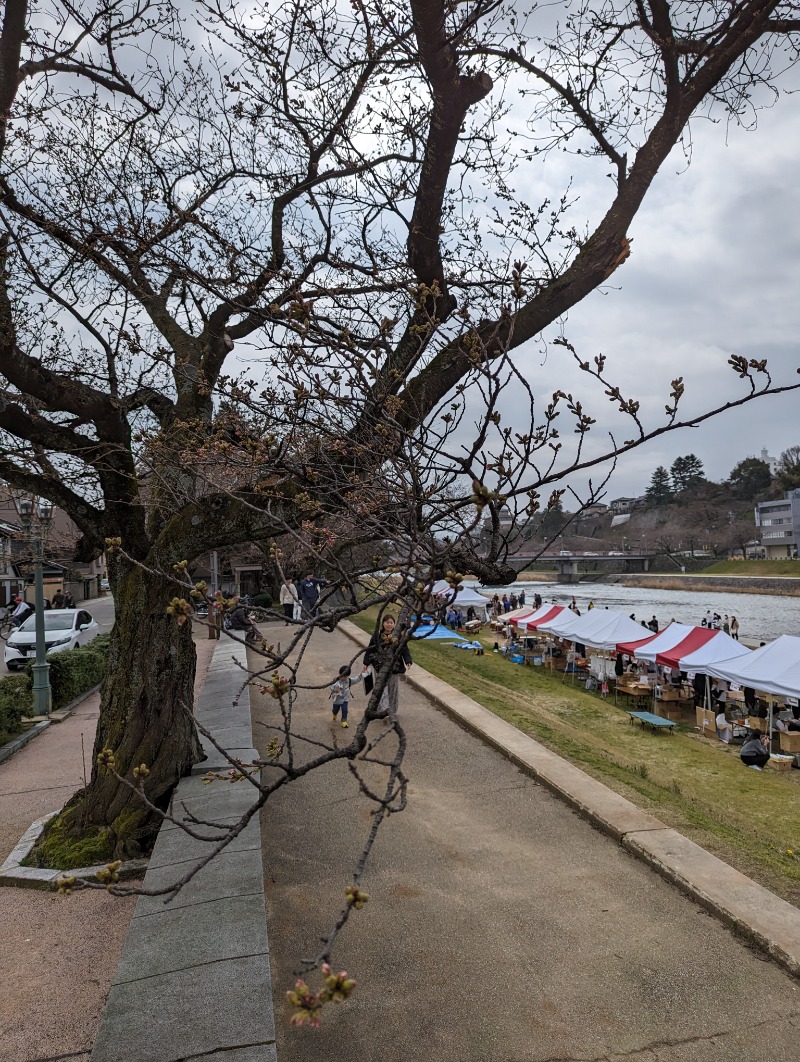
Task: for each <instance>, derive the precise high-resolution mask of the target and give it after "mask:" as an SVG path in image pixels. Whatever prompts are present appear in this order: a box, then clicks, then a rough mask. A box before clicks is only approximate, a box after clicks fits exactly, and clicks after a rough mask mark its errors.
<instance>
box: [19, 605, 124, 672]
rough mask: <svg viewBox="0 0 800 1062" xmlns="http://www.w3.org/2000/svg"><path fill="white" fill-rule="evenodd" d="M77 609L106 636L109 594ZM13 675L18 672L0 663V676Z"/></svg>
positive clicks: (110, 616) (109, 618)
mask: <svg viewBox="0 0 800 1062" xmlns="http://www.w3.org/2000/svg"><path fill="white" fill-rule="evenodd" d="M78 607H79V608H85V609H86V611H87V612H88V613H89V615H90V616H91V617H92V619H94V620H96V621H97V624H98V626H99V628H100V630H99V631H98V634H106V633H107V632H108V631H110V630H111V628H112V627H113V626H114V598H113V597H112V596H111V594H106V595H105V596H104V597H96V598H93V600H91V601H79V602H78ZM8 674H14V675H17V674H19V672H17V671H14V672H9V670H8V668H7V667H6V665H5V663H4V662H0V676H2V675H8Z"/></svg>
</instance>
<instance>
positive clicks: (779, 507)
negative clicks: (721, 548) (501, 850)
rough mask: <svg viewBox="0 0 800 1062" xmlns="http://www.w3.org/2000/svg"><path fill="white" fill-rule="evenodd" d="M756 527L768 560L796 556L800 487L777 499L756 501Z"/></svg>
mask: <svg viewBox="0 0 800 1062" xmlns="http://www.w3.org/2000/svg"><path fill="white" fill-rule="evenodd" d="M755 516H756V527H760V528H761V546H762V548H763V550H764V556H765V558H766V559H767V560H778V559H785V558H786V557H796V556H797V547H798V543H800V489H796V490H787V491H786V493H785V494H784V496H783V497H782V498H778V499H777V500H776V501H762V502H756V510H755Z"/></svg>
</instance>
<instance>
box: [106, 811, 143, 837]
mask: <svg viewBox="0 0 800 1062" xmlns="http://www.w3.org/2000/svg"><path fill="white" fill-rule="evenodd" d="M147 817H148V811H147V809H146V808H138V809H133V808H131V809H129V810H128V811H123V812H122V814H121V815H117V817H116V818H115V819H114V821H113V823H112V824H111V829H112V831H113V833H114V836H115V837H117V838H119V840H121V841H124V840H125V839H126V838H128V837H132V836H133V835H134V834H135V833H136V832H137V831H138V830H139V829H141V827H142V824H143V823H144V822H145V820H146V819H147Z"/></svg>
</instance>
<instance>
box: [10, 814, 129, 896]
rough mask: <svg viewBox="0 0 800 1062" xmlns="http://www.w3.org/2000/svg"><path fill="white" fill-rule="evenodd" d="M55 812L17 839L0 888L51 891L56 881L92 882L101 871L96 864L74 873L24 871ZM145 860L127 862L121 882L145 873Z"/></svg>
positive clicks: (35, 868) (123, 865)
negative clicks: (26, 860)
mask: <svg viewBox="0 0 800 1062" xmlns="http://www.w3.org/2000/svg"><path fill="white" fill-rule="evenodd" d="M57 814H58V812H57V811H51V812H50V813H49V814H48V815H44V816H43V817H42V818H41V819H37V820H36V822H33V823H31V825H30V826H29V827H28V829H27V830H26V831H25V833H24V834H23V835H22V837H20V839H19V841H18V842H17V844H16V845H15V846H14V848H13V850H12V851H11V853H10V855H9V856H8V858H7V859H6V860H5V862H4V863H3V865H2V866H0V885H9V886H13V887H16V888H18V889H47V890H50V889H54V888H55V887H56V882H57V881H58V879H59V878H62V877H65V876H67V875H68V876H69V877H75V878H92V877H94V875H95V874H96V873H97V872H98V870H104V869H105V867H106V864H105V863H98V864H96V865H95V866H91V867H75V869H73V870H49V869H46V868H43V867H24V866H22V861H23V859H25V857H26V856H27V855H28V853H29V852H30V850H31V849H32V848H33V846H34V845H35V844H36V842H37V841H38V839H39V835H40V834H41V832H42V830H43V829H44V827H45V825H46V824H47V823H48V822H49V821H50V819H52V817H53V816H54V815H57ZM147 862H148V861H147V860H146V859H129V860H128V861H127V862H125V863H123V864H122V866H121V867H120V868H119V870H118V872H117V873H118V874H119V878H120V881H130V880H131V879H133V878H140V877H141V876H142V875H143V874H144V872H145V870H147Z"/></svg>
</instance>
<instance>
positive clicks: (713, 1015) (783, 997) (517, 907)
mask: <svg viewBox="0 0 800 1062" xmlns="http://www.w3.org/2000/svg"><path fill="white" fill-rule="evenodd" d="M443 651H446V650H443ZM354 652H355V649H354V646H353V643H352V642H350V641H349V640H348V639H346V638H345V636H344V635H342V634H340V633H339V632H334V633H332V634H318V635H315V638H314V640H313V642H312V645H311V647H310V650H309V651H308V652H307V654H306V655H305V657H304V663H303V668H302V670H301V681H303V682H305V683H317V684H321V683H324V682H330V681H331V677H332V676H335V675H336V672H337V670H338V667H339V666H340V665H341V664H342V663H344V662H346V661H347V660H349V659H351V658H352V656H353V655H354ZM254 701H255V702H256V707H255V713H254V714H255V719H256V726H255V728H254V729H255V734H256V743H257V745H259V744H260V745H261V746H262V747H265V746H266V743H267V742H268V741H269V738H270V736H271V733H270V731H268V730H267V729H266V728H265V727H264V726H261V725H258V723H259V722H266V723H271V722H274V721H275V715H276V712H277V708H276V702H275V701H274V700H272V699H271V698H268V697H260V698H259V697H258V696H257V695H256V694H255V693H254ZM361 705H363V695H361V693H360V692H357V693H356V694H355V696H354V703H353V705H352V707H351V711H353V713H354V714H355V715H356V716H357V714H358V710H359V707H360V706H361ZM400 712H401V716H402V718H403V721H404V724H405V726H406V728H407V732H408V738H409V750H408V755H407V758H406V763H405V767H406V770H407V772H408V775H409V779H410V789H409V806H408V808H407V810H406V811H404V812H403V813H402V814H398V815H393V816H392V817H391V818H390V819H389V821H388V823H387V824H386V826H385V828H384V830H383V831H382V833H381V835H380V836H379V839H378V842H377V845H376V848H375V850H374V852H373V856H372V859H371V862H370V864H369V866H368V869H367V873H366V875H365V878H364V881H363V888H364V889H365V890H366V891H367V892H368V893H369V894H370V900H369V903H368V904H367V905H366V906H365V908H364V909H363V910H362V911H359V912H358V913H357V914H355V915H354V922H353V924H352V925H351V926H349V927H348V928H347V930H346V931H345V934H344V936H343V938H342V940H341V943H340V945H339V946H337V949H336V953H335V965H336V968H337V969H346V970H347V971H348V973H350V974H351V976H353V977H355V978H356V979H357V981H358V987H357V989H356V991H355V992H354V994H353V996H352V997H351V998H350V999H349V1000H348V1001H347V1002H346V1003H343V1004H341V1005H340V1006H332V1007H329V1008H327V1012H326V1013H325V1014H324V1016H323V1023H322V1026H321V1028H319V1029H316V1030H314V1029H311V1030H310V1029H308V1028H302V1029H293V1028H290V1027H289V1025H288V1021H287V1019H288V1016H289V1011H288V1008H287V1005H286V1003H285V1001H284V993H285V991H286V989H288V988H290V987H291V986H292V984H293V981H294V977H295V976H296V974H295V971H297V969H298V967H299V965H300V959H301V957H303V956H306V955H309V954H312V955H313V954H315V953H316V951H317V950H318V947H319V940H320V938H321V937H322V936H323V935H324V933H325V931H326V929H327V928H329V926H330V925H331V923H332V921H333V920H334V919H335V916H336V912H337V911H338V909H339V904H340V903H341V900H342V897H343V895H344V888H345V886H346V885H347V884H348V883H349V881H350V880H351V879H350V875H351V874H352V869H353V866H354V863H355V859H356V856H357V854H358V852H359V851H360V849H361V845H362V844H363V841H364V837H365V833H366V831H367V830H368V829H369V824H370V816H369V809H368V807H367V805H366V804H365V802H364V801H363V799H362V798H361V797H360V796H359V792H358V787H357V784H356V783H355V781H354V780H353V778H352V777H351V776H350V775H349V773H348V771H347V769H346V768H345V767H344V766H343V765H341V764H340V765H338V766H336V765H328V766H326V767H325V768H323V769H321V770H317V771H315V772H313V773H312V774H310V775H309V776H308V777H307V778H305V779H304V780H303V781H302V782H301V783H297V784H293V785H290V786H288V787H286V788H285V789H283V790H282V791H280V792H279V793H278V794H276V799H274V800H271V801H270V803H269V805H268V806H267V808H266V809H265V811H264V812H263V813H262V838H263V845H264V866H265V887H266V897H267V913H268V926H269V934H270V950H271V957H272V972H273V983H274V998H275V1003H276V1024H277V1030H278V1057H279V1058H280V1059H281V1060H282V1062H308V1060H311V1059H325V1062H350V1060H352V1059H359V1060H360V1062H386V1060H387V1059H390V1060H391V1062H554V1060H556V1059H557V1060H559V1062H578V1060H580V1062H590V1060H593V1062H599V1060H605V1062H621V1060H622V1059H624V1060H625V1062H720V1060H722V1062H728V1060H730V1062H785V1060H786V1059H789V1058H796V1057H797V1042H798V1036H800V990H799V986H798V983H797V982H796V981H794V980H793V979H792V978H791V977H789V976H788V975H787V974H786V973H784V972H783V971H782V970H781V969H780V968H778V967H777V966H775V965H774V964H772V963H771V962H769V961H764V959H763V956H760V955H759V954H758V953H756V952H754V951H753V950H751V949H749V948H747V947H746V946H745V945H744V944H742V943H741V942H740V941H739V940H738V939H736V938H735V937H734V936H733V935H732V934H731V933H730V932H729V930H728V929H726V928H725V927H724V926H722V925H721V924H720V923H719V922H717V921H716V920H715V919H713V918H711V917H710V916H709V915H708V914H706V913H705V912H704V911H703V910H702V909H701V908H700V907H699V906H698V905H697V904H696V903H693V902H692V901H691V900H689V899H687V898H686V897H685V896H684V895H682V894H681V893H679V892H678V891H677V890H676V889H674V888H673V887H672V886H670V885H668V884H667V883H666V882H665V881H663V880H662V879H661V878H660V877H658V876H657V875H656V874H655V873H653V872H652V871H651V870H649V869H648V868H647V867H646V866H644V865H643V864H642V863H639V862H637V861H636V860H635V859H634V858H633V857H631V856H630V855H629V854H627V853H626V852H625V851H624V850H623V849H622V848H621V847H620V846H619V845H618V844H616V843H615V842H614V841H613V840H611V839H610V838H609V837H607V836H605V835H603V834H601V833H599V832H598V831H596V830H594V829H592V828H591V827H590V826H589V825H588V823H587V822H585V821H584V820H583V819H581V818H579V817H578V815H577V814H575V813H574V812H573V811H571V810H570V809H569V808H568V807H566V806H565V805H564V804H562V803H561V802H560V801H558V800H557V799H556V798H555V797H553V796H551V795H550V794H549V793H548V792H547V791H546V790H545V789H543V788H542V787H541V786H539V785H537V784H536V783H535V782H534V781H533V780H532V779H531V778H529V777H527V776H526V775H524V774H522V773H521V772H520V771H518V770H517V769H516V768H515V767H514V766H513V765H512V764H511V763H510V762H509V761H508V760H506V759H504V758H503V757H502V756H501V755H500V754H499V753H497V752H495V751H494V750H493V749H491V748H488V747H487V746H485V745H484V744H482V743H481V742H480V741H478V740H477V739H476V738H474V737H472V736H471V735H470V734H468V733H467V732H465V731H464V730H462V729H460V728H459V727H458V726H457V725H456V724H455V723H453V722H452V721H451V720H449V719H448V718H447V717H445V716H444V715H443V713H441V712H440V711H438V710H437V709H436V708H434V707H433V705H432V704H431V703H430V702H429V701H428V700H427V699H426V698H425V697H424V696H423V695H421V694H418V693H416V692H415V691H413V690H412V689H410V688H409V687H407V686H404V687H403V688H402V690H401V699H400ZM294 718H295V724H294V729H295V730H296V731H302V732H303V733H305V734H307V735H308V736H309V737H310V738H312V739H315V740H328V741H330V740H331V738H332V737H333V736H334V734H337V735H338V736H339V738H341V736H342V731H341V730H338V731H334V730H332V729H331V723H330V709H329V702H328V701H327V698H326V693H325V690H324V689H321V690H317V691H309V692H308V693H305V694H303V695H302V696H301V698H300V699H299V702H298V705H297V710H296V712H295V717H294ZM373 725H380V724H373ZM345 733H347V732H345ZM350 733H352V731H350ZM262 751H263V749H262ZM317 751H318V750H317V749H316V748H314V747H313V746H312V747H311V748H310V750H309V752H308V753H306V755H315V754H316V752H317ZM301 755H302V753H301ZM367 777H368V778H369V779H370V780H371V781H373V783H374V782H375V781H376V780H375V779H373V778H371V776H370V775H369V774H368V775H367Z"/></svg>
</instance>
